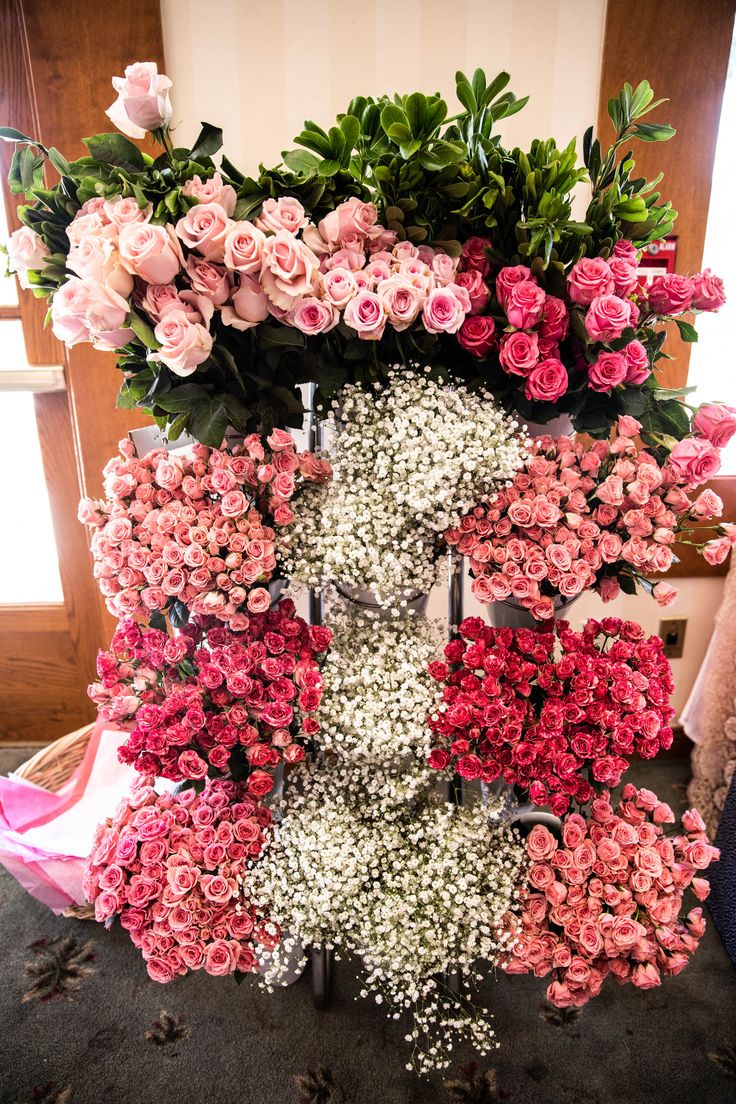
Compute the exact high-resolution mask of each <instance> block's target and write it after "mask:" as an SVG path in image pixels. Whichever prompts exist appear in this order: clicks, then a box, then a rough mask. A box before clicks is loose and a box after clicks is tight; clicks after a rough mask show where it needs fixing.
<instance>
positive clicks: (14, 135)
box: [0, 127, 46, 149]
mask: <svg viewBox="0 0 736 1104" xmlns="http://www.w3.org/2000/svg"><path fill="white" fill-rule="evenodd" d="M0 138H3V139H4V140H5V141H6V142H23V143H25V144H26V145H29V146H37V147H38V148H39V149H45V148H46V147H45V146H42V145H41V143H40V142H37V141H36V139H35V138H29V137H28V135H27V134H24V133H23V131H22V130H16V129H15V127H0Z"/></svg>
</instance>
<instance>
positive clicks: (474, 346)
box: [457, 273, 496, 357]
mask: <svg viewBox="0 0 736 1104" xmlns="http://www.w3.org/2000/svg"><path fill="white" fill-rule="evenodd" d="M460 275H462V273H461V274H460ZM457 339H458V342H459V343H460V345H462V347H463V349H467V351H468V352H469V353H472V354H473V356H476V357H484V356H485V355H486V353H487V352H488V351H489V350H490V349H492V348H493V346H494V344H495V342H496V323H495V322H494V321H493V319H492V318H491V316H490V315H489V314H471V315H468V317H467V318H466V319H465V321H464V322H463V324H462V326H461V327H460V329H459V331H458V335H457Z"/></svg>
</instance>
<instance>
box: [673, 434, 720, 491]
mask: <svg viewBox="0 0 736 1104" xmlns="http://www.w3.org/2000/svg"><path fill="white" fill-rule="evenodd" d="M667 464H668V466H669V467H670V468H671V469H672V470H673V471H674V472H675V474H676V475H679V476H681V477H682V478H683V479H686V480H687V482H688V483H690V484H691V485H692V486H695V487H696V486H698V484H699V483H705V482H706V480H708V479H712V477H713V476H714V475H717V474H718V471H719V469H720V466H721V455H720V452H719V451H718V449H716V448H714V447H713V446H712V445H711V443H710V441H708V440H707V439H705V438H699V437H686V438H685V440H684V441H678V442H677V444H676V445H675V447H674V448H673V449H672V452H671V453H670V455H669V459H668V461H667Z"/></svg>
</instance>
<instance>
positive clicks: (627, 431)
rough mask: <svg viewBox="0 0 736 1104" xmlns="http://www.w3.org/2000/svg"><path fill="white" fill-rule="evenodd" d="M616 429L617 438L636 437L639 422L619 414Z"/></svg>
mask: <svg viewBox="0 0 736 1104" xmlns="http://www.w3.org/2000/svg"><path fill="white" fill-rule="evenodd" d="M616 428H617V429H618V434H619V437H636V435H637V433H638V432H639V430H640V429H641V422H637V420H636V418H632V417H631V415H630V414H620V415H619V418H618V423H617V427H616Z"/></svg>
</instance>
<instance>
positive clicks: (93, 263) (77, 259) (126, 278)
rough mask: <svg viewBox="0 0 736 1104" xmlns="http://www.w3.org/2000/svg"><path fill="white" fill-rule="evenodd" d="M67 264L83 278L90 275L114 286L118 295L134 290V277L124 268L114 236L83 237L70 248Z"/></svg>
mask: <svg viewBox="0 0 736 1104" xmlns="http://www.w3.org/2000/svg"><path fill="white" fill-rule="evenodd" d="M66 265H67V268H70V269H71V270H72V272H75V273H76V274H77V276H81V277H82V279H84V278H85V277H89V278H90V279H91V280H94V281H95V283H97V284H104V285H105V286H106V287H110V288H112V290H113V291H116V292H117V293H118V295H122V296H128V295H130V293H131V291H132V290H133V277H132V276H131V274H130V273H129V272H128V271H126V269H125V268H123V265H122V260H121V256H120V253H119V252H118V249H117V246H116V244H115V242H114V240H113V239H112V238H107V237H102V236H96V235H95V236H93V237H89V238H82V240H81V241H80V242H79V244H78V245H73V246H72V248H71V249H70V250H69V253H68V256H67V259H66Z"/></svg>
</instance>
